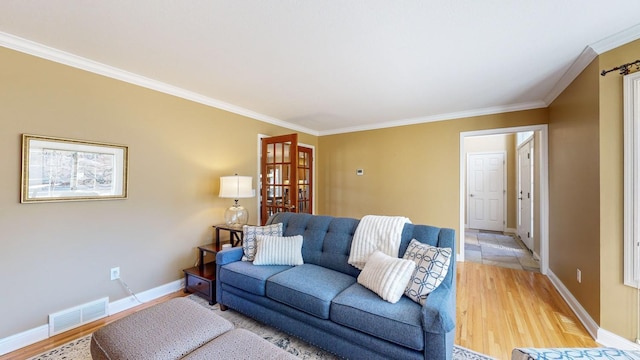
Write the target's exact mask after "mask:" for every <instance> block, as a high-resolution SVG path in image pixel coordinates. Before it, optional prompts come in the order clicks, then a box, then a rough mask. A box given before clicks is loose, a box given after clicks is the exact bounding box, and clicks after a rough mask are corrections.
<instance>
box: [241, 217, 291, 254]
mask: <svg viewBox="0 0 640 360" xmlns="http://www.w3.org/2000/svg"><path fill="white" fill-rule="evenodd" d="M257 235H270V236H282V224H281V223H279V224H272V225H267V226H253V225H244V226H242V251H243V253H244V254H243V255H242V261H253V259H254V258H255V256H256V236H257Z"/></svg>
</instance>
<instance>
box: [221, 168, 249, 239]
mask: <svg viewBox="0 0 640 360" xmlns="http://www.w3.org/2000/svg"><path fill="white" fill-rule="evenodd" d="M252 182H253V179H252V177H251V176H238V174H235V175H233V176H221V177H220V194H219V195H218V196H219V197H221V198H232V199H234V201H235V203H234V204H233V205H232V206H231V207H230V208H228V209H227V210H226V211H225V212H224V220H225V223H226V224H227V225H228V226H232V227H241V226H242V225H244V224H246V223H247V222H248V221H249V211H247V209H245V208H244V207H243V206H241V205H238V199H241V198H252V197H254V196H255V191H254V190H253V189H252V188H251V187H252Z"/></svg>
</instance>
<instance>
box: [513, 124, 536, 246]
mask: <svg viewBox="0 0 640 360" xmlns="http://www.w3.org/2000/svg"><path fill="white" fill-rule="evenodd" d="M533 147H534V143H533V137H531V138H529V140H527V141H526V142H524V143H523V144H521V145H519V146H518V207H517V211H518V214H517V219H518V227H517V229H518V230H517V232H518V237H520V240H522V242H523V243H524V244H525V245H526V246H527V248H528V249H529V250H530V251H532V252H533V251H535V249H534V243H533V239H534V238H533V236H534V235H533V214H534V211H533V204H534V202H533V199H534V194H533V189H534V186H533V182H534V179H535V176H534V166H533V164H534V159H533V156H534V154H535V152H534V151H533V150H534V148H533Z"/></svg>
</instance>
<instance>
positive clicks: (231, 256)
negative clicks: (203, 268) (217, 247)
mask: <svg viewBox="0 0 640 360" xmlns="http://www.w3.org/2000/svg"><path fill="white" fill-rule="evenodd" d="M242 254H243V252H242V248H241V247H234V248H230V249H224V250H221V251H218V253H217V254H216V264H217V265H218V266H220V265H225V264H229V263H232V262H236V261H240V260H242Z"/></svg>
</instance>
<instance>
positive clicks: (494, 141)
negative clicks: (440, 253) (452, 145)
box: [464, 133, 518, 230]
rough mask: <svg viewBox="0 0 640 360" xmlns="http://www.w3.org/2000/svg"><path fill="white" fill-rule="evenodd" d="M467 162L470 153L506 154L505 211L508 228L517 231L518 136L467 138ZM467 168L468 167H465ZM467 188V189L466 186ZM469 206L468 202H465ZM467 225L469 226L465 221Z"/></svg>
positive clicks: (465, 148) (502, 135)
mask: <svg viewBox="0 0 640 360" xmlns="http://www.w3.org/2000/svg"><path fill="white" fill-rule="evenodd" d="M464 150H465V160H466V159H467V158H468V155H469V153H487V152H504V153H505V154H506V159H505V165H506V166H505V171H506V173H507V183H506V184H505V185H506V189H507V194H506V200H507V202H506V203H507V208H506V209H505V218H506V228H508V229H511V230H513V229H515V228H516V226H518V224H517V221H516V220H517V219H516V216H517V213H516V204H517V203H516V197H517V196H516V192H517V184H516V180H517V168H516V156H517V153H516V134H515V133H514V134H501V135H487V136H471V137H466V138H465V141H464ZM465 166H466V165H465ZM465 188H467V187H466V186H465ZM465 204H467V206H468V202H465ZM467 214H468V213H467V211H465V216H467ZM465 224H469V223H468V221H465Z"/></svg>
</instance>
